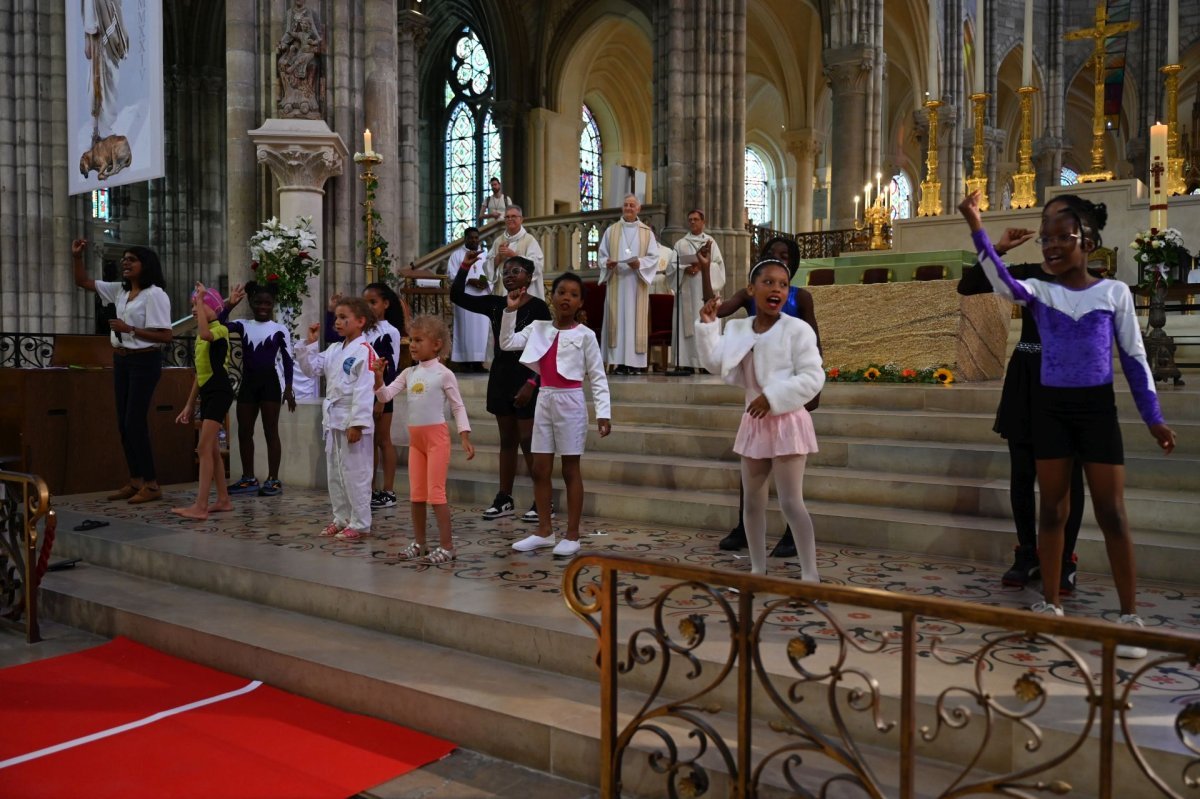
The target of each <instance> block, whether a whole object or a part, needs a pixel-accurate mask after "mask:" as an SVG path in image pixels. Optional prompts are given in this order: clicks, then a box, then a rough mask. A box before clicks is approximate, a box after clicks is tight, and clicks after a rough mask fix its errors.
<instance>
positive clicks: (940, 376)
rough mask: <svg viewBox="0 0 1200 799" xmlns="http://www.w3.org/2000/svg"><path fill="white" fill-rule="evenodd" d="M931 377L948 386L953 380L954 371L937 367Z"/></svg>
mask: <svg viewBox="0 0 1200 799" xmlns="http://www.w3.org/2000/svg"><path fill="white" fill-rule="evenodd" d="M933 379H934V380H936V381H937V382H939V383H941V384H942V385H946V386H948V385H950V384H951V383H953V382H954V372H951V371H950V370H949V369H946V368H942V369H938V370H937V371H935V372H934V373H933Z"/></svg>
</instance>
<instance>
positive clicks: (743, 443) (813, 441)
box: [733, 408, 817, 458]
mask: <svg viewBox="0 0 1200 799" xmlns="http://www.w3.org/2000/svg"><path fill="white" fill-rule="evenodd" d="M733 451H734V452H736V453H737V454H738V455H741V456H742V457H744V458H779V457H782V456H784V455H807V454H809V453H810V452H816V451H817V433H816V431H815V430H814V429H813V423H812V417H811V416H809V415H808V411H806V410H804V409H803V408H799V409H798V410H794V411H789V412H788V413H781V414H779V415H778V416H775V415H767V416H764V417H763V418H761V419H755V418H754V417H753V416H751V415H750V414H748V413H744V414H742V423H741V425H740V426H739V427H738V431H737V438H736V439H734V441H733Z"/></svg>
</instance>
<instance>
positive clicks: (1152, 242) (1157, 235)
mask: <svg viewBox="0 0 1200 799" xmlns="http://www.w3.org/2000/svg"><path fill="white" fill-rule="evenodd" d="M1130 246H1132V247H1133V258H1134V260H1135V261H1137V263H1138V266H1139V267H1141V273H1142V275H1143V277H1142V282H1141V283H1140V284H1139V285H1140V286H1141V287H1142V288H1153V287H1154V286H1157V285H1159V284H1160V283H1161V284H1162V285H1164V286H1170V285H1171V273H1172V272H1177V271H1178V270H1179V269H1180V267H1181V265H1182V264H1186V263H1187V262H1188V261H1189V260H1190V259H1191V254H1190V253H1188V251H1187V249H1186V248H1185V247H1184V246H1183V234H1182V233H1180V232H1179V231H1178V230H1176V229H1175V228H1173V227H1169V228H1167V229H1166V230H1159V229H1158V228H1150V229H1149V230H1143V231H1141V232H1140V233H1138V234H1137V238H1136V239H1134V240H1133V243H1132V244H1131V245H1130Z"/></svg>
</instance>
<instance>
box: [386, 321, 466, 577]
mask: <svg viewBox="0 0 1200 799" xmlns="http://www.w3.org/2000/svg"><path fill="white" fill-rule="evenodd" d="M408 330H409V345H408V348H409V352H410V353H411V354H412V358H413V360H414V361H416V362H417V363H416V364H415V365H413V366H410V367H409V368H407V369H405V370H404V371H403V372H401V373H400V375H399V376H398V377H397V378H396V379H395V380H393V381H392V382H391V383H389V384H388V385H386V386H385V385H384V384H383V369H384V361H383V359H382V358H380V359H379V360H377V361H375V363H374V364H372V366H371V368H372V369H374V370H375V397H376V398H377V399H378V400H379V401H380V402H385V403H386V402H391V400H392V398H393V397H395V396H396V395H397V394H399V393H400V392H401V391H404V392H406V396H407V399H408V437H409V445H408V487H409V503H410V505H411V506H412V520H413V537H414V538H415V539H416V540H414V541H413V542H412V543H411V544H409V545H408V546H407V547H405V548H404V549H403V550H402V551H401V552H400V555H399V557H400V560H414V559H416V558H424V560H425V561H426V562H428V563H434V564H437V563H449V562H450V561H452V560H454V559H455V557H457V553H456V552H455V550H454V540H453V538H452V537H451V534H450V506H449V504H447V502H446V475H447V473H448V472H449V470H450V428H449V426H448V425H447V424H446V417H445V414H444V412H443V410H442V408H443V405H444V400H449V401H450V408H451V409H452V410H453V412H454V424H455V426H456V427H457V428H458V436H459V438H461V439H462V445H463V449H464V450H465V451H466V453H467V460H470V459H471V458H474V457H475V447H474V446H472V445H471V423H470V422H469V421H468V420H467V409H466V406H465V405H463V401H462V395H461V394H459V391H458V381H457V380H456V379H455V378H454V373H453V372H451V371H450V370H449V369H447V368H446V366H445V364H443V363H442V362H441V360H440V357H441V356H444V355H446V353H447V352H448V351H449V346H448V345H449V344H450V335H449V331H447V330H446V324H445V322H443V321H442V320H441V319H438V318H437V317H434V316H418V317H417V318H416V319H413V320H412V322H411V323H410V324H409V327H408ZM426 505H432V506H433V515H434V516H435V517H437V521H438V532H439V534H440V541H439V542H438V543H439V546H437V547H436V548H434V549H433V550H429V549H428V548H427V546H426V544H425V506H426Z"/></svg>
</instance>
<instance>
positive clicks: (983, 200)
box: [967, 92, 991, 211]
mask: <svg viewBox="0 0 1200 799" xmlns="http://www.w3.org/2000/svg"><path fill="white" fill-rule="evenodd" d="M989 97H991V95H990V94H986V93H982V92H981V93H979V94H972V95H971V102H972V103H974V104H975V148H974V150H973V151H972V153H971V160H972V161H973V162H974V167H975V174H974V176H973V177H970V178H967V191H968V192H973V191H977V192H979V210H980V211H986V210H988V207H989V205H990V203H989V202H988V178H987V164H986V161H987V151H986V149H985V148H984V142H983V116H984V111H985V110H986V106H987V99H988V98H989Z"/></svg>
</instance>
